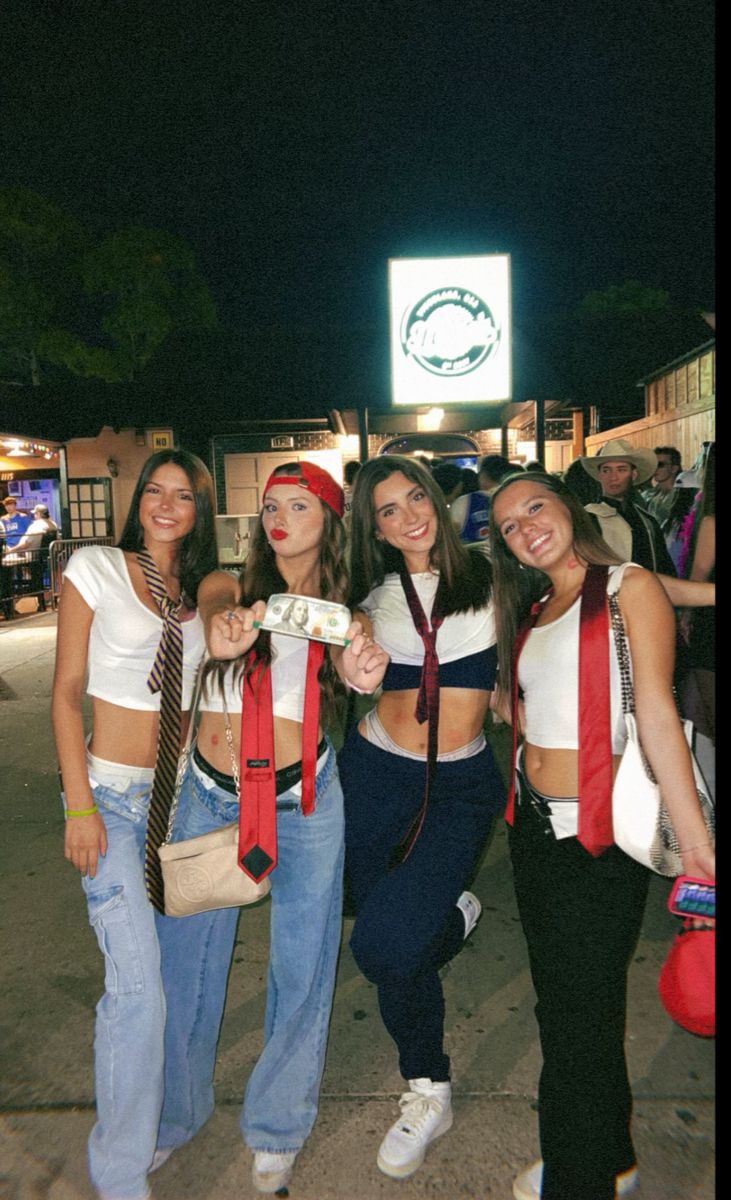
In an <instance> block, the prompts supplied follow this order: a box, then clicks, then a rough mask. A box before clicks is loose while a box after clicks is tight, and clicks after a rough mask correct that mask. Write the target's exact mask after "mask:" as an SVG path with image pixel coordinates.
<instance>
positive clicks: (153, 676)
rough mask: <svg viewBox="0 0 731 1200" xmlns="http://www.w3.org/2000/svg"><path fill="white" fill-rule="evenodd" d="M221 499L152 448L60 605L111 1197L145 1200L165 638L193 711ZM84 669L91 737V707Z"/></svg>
mask: <svg viewBox="0 0 731 1200" xmlns="http://www.w3.org/2000/svg"><path fill="white" fill-rule="evenodd" d="M214 505H215V500H214V492H213V482H212V480H211V477H210V475H209V473H208V471H207V469H206V467H205V466H204V464H203V463H202V462H201V461H200V459H198V458H196V457H195V456H194V455H192V454H188V453H187V452H186V451H184V450H161V451H159V452H158V453H157V454H153V455H152V457H151V458H148V460H147V462H146V463H145V465H144V467H143V468H142V472H141V474H140V476H139V479H138V480H137V484H136V486H135V490H134V493H133V496H132V503H131V505H130V510H129V514H128V517H127V520H126V523H125V526H124V529H123V530H122V536H121V538H120V540H119V543H118V545H117V546H100V545H97V546H86V547H83V548H81V549H79V550H76V551H75V552H74V553H73V554H72V555H71V558H70V559H69V562H68V566H67V567H66V571H65V574H64V581H63V587H62V590H61V599H60V602H59V610H58V639H57V649H56V670H55V674H54V680H53V699H52V706H51V715H52V719H53V732H54V736H55V740H56V751H57V754H58V762H59V767H60V772H61V780H62V787H63V803H64V814H65V818H66V829H65V837H64V854H65V856H66V858H67V859H68V860H69V862H70V863H71V864H72V865H73V866H74V867H75V868H76V870H77V871H78V872H79V874H80V876H81V885H82V887H83V889H84V892H85V894H86V900H87V906H88V911H89V922H90V924H91V927H92V929H93V930H94V932H95V934H96V936H97V940H98V942H99V949H100V950H101V952H102V954H103V956H104V963H105V992H104V995H103V996H102V998H101V1000H100V1001H99V1003H98V1005H97V1010H96V1031H95V1037H94V1077H95V1091H96V1123H95V1125H94V1128H93V1129H92V1131H91V1136H90V1137H89V1147H88V1152H89V1171H90V1175H91V1180H92V1183H93V1184H94V1187H95V1188H96V1191H97V1193H98V1195H99V1197H100V1198H101V1200H147V1197H148V1196H149V1186H148V1182H147V1175H148V1172H149V1170H150V1169H151V1167H152V1162H153V1155H154V1152H155V1144H156V1140H157V1130H158V1125H159V1122H160V1111H161V1106H162V1098H163V1045H164V1036H165V998H164V995H163V988H162V980H161V978H160V950H159V946H158V940H157V934H156V931H155V913H154V910H153V906H152V904H151V903H150V900H149V899H148V896H147V892H146V888H145V879H144V871H143V859H144V846H145V832H146V826H147V819H148V811H149V807H150V796H151V792H152V786H153V776H154V768H155V762H156V758H157V748H158V736H159V733H160V728H159V727H160V698H161V692H160V690H155V684H156V681H157V680H158V679H159V675H160V671H161V669H162V668H161V663H160V655H161V654H166V653H169V652H170V645H171V642H170V641H169V640H168V639H169V638H171V637H172V638H173V642H172V644H173V645H175V644H176V643H177V641H178V639H179V638H182V677H183V682H182V706H183V709H184V710H187V709H188V708H189V707H190V703H191V697H192V691H193V682H194V679H195V675H196V671H197V668H198V664H199V662H200V660H201V658H202V655H203V651H204V637H203V623H202V621H201V619H200V617H199V616H198V613H197V611H196V601H197V594H198V586H199V584H200V581H201V579H202V578H203V577H204V576H205V575H207V574H209V572H210V571H211V570H212V569H213V568H214V566H215V564H216V552H215V545H216V541H215V531H214V522H213V510H214ZM151 589H154V591H155V592H158V591H159V595H160V599H159V600H158V599H156V598H155V595H154V594H153V590H151ZM166 646H167V651H166V649H165V647H166ZM87 676H88V683H87V689H86V690H87V692H88V694H89V695H90V696H91V701H92V731H91V734H90V737H89V738H86V737H85V734H84V716H83V710H82V694H83V691H84V681H85V678H87ZM184 724H185V722H183V725H184ZM182 732H183V731H181V733H182Z"/></svg>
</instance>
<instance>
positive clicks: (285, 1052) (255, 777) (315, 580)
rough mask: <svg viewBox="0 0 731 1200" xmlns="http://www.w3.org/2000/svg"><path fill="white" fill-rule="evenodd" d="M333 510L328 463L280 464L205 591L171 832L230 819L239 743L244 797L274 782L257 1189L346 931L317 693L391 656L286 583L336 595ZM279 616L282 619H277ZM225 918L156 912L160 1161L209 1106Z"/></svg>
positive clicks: (340, 593) (302, 1117)
mask: <svg viewBox="0 0 731 1200" xmlns="http://www.w3.org/2000/svg"><path fill="white" fill-rule="evenodd" d="M342 512H343V492H342V489H341V488H340V487H339V486H338V484H337V483H336V482H335V480H334V479H332V477H331V476H330V475H329V474H328V473H327V472H326V471H324V470H322V469H321V468H320V467H318V466H315V465H314V464H312V463H307V462H300V463H291V464H287V465H285V466H283V467H278V468H277V469H276V470H275V472H274V473H273V475H272V476H271V477H270V478H269V480H268V481H267V483H266V485H265V488H264V493H263V507H262V511H261V515H260V519H259V522H258V525H257V527H256V529H255V531H254V534H253V538H252V548H251V551H250V554H249V557H248V559H247V562H246V565H245V569H244V572H243V574H242V576H241V578H240V579H239V580H236V579H235V578H234V577H233V576H232V575H230V574H226V573H225V572H221V571H219V572H214V573H213V574H212V575H209V576H208V577H207V579H205V580H204V581H203V583H202V585H201V588H200V591H199V605H200V611H201V614H202V616H203V619H204V623H205V627H206V640H207V643H208V649H209V653H210V655H211V656H212V658H213V659H215V660H218V663H217V664H215V663H214V664H211V666H210V667H209V675H208V679H207V686H206V689H205V691H204V699H203V701H202V706H201V707H202V710H203V711H202V716H201V721H200V726H199V729H198V736H197V741H196V745H195V748H194V751H193V753H192V755H191V764H190V767H189V770H188V773H187V775H186V778H185V781H184V783H183V788H182V792H181V796H180V800H179V803H178V810H177V814H176V820H175V828H174V834H173V836H174V839H175V840H179V839H182V838H187V837H193V836H196V835H198V834H202V833H206V832H208V831H209V830H211V829H214V828H216V827H218V826H221V825H225V824H230V823H231V822H233V821H236V820H238V817H239V789H238V787H237V784H236V779H235V776H236V774H237V767H238V764H239V759H240V755H241V754H242V758H241V763H242V766H243V768H244V769H243V770H242V772H241V784H242V793H241V794H242V804H243V805H245V806H246V813H247V814H248V812H249V811H255V810H256V811H258V812H259V813H261V812H262V808H263V807H264V808H266V805H265V804H264V801H265V799H266V796H267V795H268V796H269V798H270V799H271V821H270V822H267V821H266V820H264V819H262V821H261V822H260V825H259V826H258V827H257V828H256V829H252V830H251V833H252V837H251V846H250V849H249V850H248V851H247V853H246V854H245V855H244V856H243V861H244V863H245V865H246V869H247V870H248V872H249V873H250V874H251V875H252V876H254V877H255V878H261V877H263V876H265V875H267V874H270V876H271V885H272V887H271V938H270V953H269V970H268V977H267V1006H266V1017H265V1027H264V1049H263V1052H262V1054H261V1056H260V1058H259V1060H258V1062H257V1064H256V1066H255V1067H254V1070H253V1071H252V1073H251V1076H250V1078H249V1081H248V1084H247V1088H246V1095H245V1098H244V1106H243V1110H242V1114H241V1131H242V1135H243V1137H244V1140H245V1142H246V1143H247V1145H248V1146H249V1148H250V1149H251V1150H252V1151H253V1152H254V1165H253V1181H254V1186H255V1187H256V1188H257V1189H258V1190H259V1191H260V1192H275V1191H277V1190H278V1189H279V1188H282V1187H285V1186H286V1185H287V1183H288V1182H289V1180H290V1178H291V1176H292V1171H293V1166H294V1161H295V1158H296V1156H297V1153H298V1151H299V1150H300V1149H301V1148H302V1145H303V1144H304V1142H305V1140H306V1138H307V1137H308V1135H309V1133H310V1130H311V1129H312V1126H313V1124H314V1121H315V1118H316V1115H317V1105H318V1096H319V1088H320V1079H321V1076H322V1070H323V1066H324V1059H325V1048H326V1042H327V1032H328V1023H329V1017H330V1009H331V1005H332V995H333V989H334V984H335V968H336V964H337V955H338V950H339V945H340V930H341V911H342V868H343V805H342V792H341V789H340V783H339V779H338V769H337V764H336V760H335V754H334V751H333V749H332V746H331V745H330V742H329V740H328V739H327V738H326V737H323V730H322V725H321V724H320V716H319V708H320V696H322V701H323V715H327V714H328V713H329V712H331V710H332V702H333V699H334V692H335V686H336V683H337V680H338V677H339V679H340V680H341V681H342V682H343V683H345V684H346V685H347V686H351V687H353V688H354V689H355V690H356V691H364V692H370V691H373V690H374V689H375V688H376V687H377V686H378V684H379V683H380V682H381V679H382V678H383V674H384V671H385V668H386V664H387V661H388V659H387V655H386V654H385V653H384V652H383V651H382V650H381V649H380V648H379V647H378V646H376V645H375V644H374V642H373V641H372V639H371V638H370V636H366V635H365V634H364V632H363V630H362V627H361V625H360V624H359V623H357V622H354V623H349V624H348V625H347V626H345V627H342V626H341V629H342V630H343V632H344V634H345V636H344V637H342V636H341V637H340V641H341V642H343V641H346V642H347V645H342V644H341V645H325V644H324V642H323V641H319V640H318V641H314V640H308V633H312V630H309V629H308V628H305V626H306V625H307V620H306V619H305V618H304V616H303V614H304V612H305V604H307V601H304V602H301V603H299V604H292V605H291V604H290V602H288V601H286V594H290V595H296V596H299V597H313V599H312V600H311V601H310V602H309V605H308V616H309V615H312V617H313V618H314V617H315V616H316V615H317V614H318V613H320V614H321V613H322V610H324V609H327V604H326V603H325V602H328V601H335V602H336V603H337V604H342V602H343V601H344V600H345V599H346V594H347V587H348V580H347V575H346V573H345V570H344V567H343V544H344V534H343V527H342V521H341V516H342ZM282 594H284V596H282ZM270 597H274V598H275V601H276V602H274V601H273V607H274V608H275V609H276V610H277V611H279V609H280V605H281V602H282V600H284V601H285V602H286V603H285V607H284V609H283V610H282V613H286V615H287V622H286V624H287V625H289V626H290V628H289V630H288V632H273V633H270V632H268V631H267V630H266V629H264V628H262V623H263V624H264V625H265V626H267V625H269V620H268V618H267V616H266V608H267V605H266V601H267V600H268V599H269V598H270ZM310 610H311V613H310ZM274 627H275V628H277V629H280V628H284V626H283V624H282V623H281V621H280V622H279V623H278V622H277V620H276V618H275V619H274ZM242 709H243V713H242ZM242 715H243V720H242ZM240 733H241V736H242V739H243V743H244V744H243V747H242V746H241V745H240V742H239V735H240ZM272 760H273V767H274V768H275V772H272V771H271V765H272ZM266 764H268V765H269V767H270V770H269V776H271V775H272V774H274V779H271V778H269V783H265V782H262V781H261V778H260V777H261V776H262V775H263V774H265V773H266V771H265V765H266ZM267 788H269V792H267ZM252 789H253V793H252ZM257 793H258V794H257ZM275 797H276V800H275ZM242 811H243V810H242ZM247 819H248V816H247ZM237 920H238V910H237V909H220V910H218V911H216V912H209V913H200V914H197V915H196V916H192V917H186V918H182V919H178V918H169V917H164V918H160V942H161V949H162V960H163V982H164V985H165V993H166V998H167V1003H168V1022H167V1034H166V1048H165V1049H166V1077H165V1102H164V1106H163V1114H162V1121H161V1125H160V1135H159V1140H158V1152H157V1165H162V1163H163V1162H164V1161H165V1160H166V1158H167V1157H168V1156H169V1154H170V1153H171V1152H172V1151H173V1150H174V1149H176V1148H177V1147H178V1146H180V1145H182V1144H183V1143H184V1142H186V1141H188V1140H189V1139H190V1138H191V1137H192V1136H193V1134H194V1133H195V1132H196V1131H197V1130H198V1129H199V1128H200V1126H201V1125H202V1124H203V1123H204V1122H205V1121H206V1120H207V1119H208V1117H209V1116H210V1115H211V1113H212V1111H213V1071H214V1063H215V1050H216V1043H217V1040H218V1032H219V1028H220V1024H221V1018H222V1015H223V1007H224V1000H225V993H226V981H227V977H228V971H229V966H230V963H231V957H232V953H233V946H234V939H235V934H236V925H237Z"/></svg>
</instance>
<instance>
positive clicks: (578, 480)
mask: <svg viewBox="0 0 731 1200" xmlns="http://www.w3.org/2000/svg"><path fill="white" fill-rule="evenodd" d="M563 481H564V483H565V484H566V487H567V488H569V490H570V491H572V492H573V493H574V495H575V496H576V498H577V500H578V501H579V502H580V503H581V504H582V505H584V507H586V505H587V504H597V503H599V502H600V501H601V498H602V486H601V484H600V483H599V480H598V479H594V478H593V476H591V475H590V474H589V472H588V471H585V470H584V464H583V463H582V461H581V459H580V458H575V459H574V461H573V462H572V463H570V464H569V466H568V467H567V468H566V470H565V471H564V473H563Z"/></svg>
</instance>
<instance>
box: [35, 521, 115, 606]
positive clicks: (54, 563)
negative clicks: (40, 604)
mask: <svg viewBox="0 0 731 1200" xmlns="http://www.w3.org/2000/svg"><path fill="white" fill-rule="evenodd" d="M113 545H114V538H113V537H85V538H83V537H82V538H56V541H55V542H51V545H50V546H49V548H48V551H49V553H48V564H49V576H50V587H51V602H52V604H53V607H54V608H57V607H58V598H59V596H60V595H61V584H62V583H63V573H64V571H65V570H66V564H67V563H68V561H69V559H70V557H71V555H72V554H73V552H74V550H78V549H79V547H80V546H113Z"/></svg>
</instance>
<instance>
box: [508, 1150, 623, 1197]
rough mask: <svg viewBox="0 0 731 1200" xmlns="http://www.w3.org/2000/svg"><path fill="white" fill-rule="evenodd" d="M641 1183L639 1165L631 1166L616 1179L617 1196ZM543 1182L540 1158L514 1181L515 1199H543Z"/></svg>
mask: <svg viewBox="0 0 731 1200" xmlns="http://www.w3.org/2000/svg"><path fill="white" fill-rule="evenodd" d="M638 1183H639V1172H638V1170H637V1167H630V1168H629V1170H628V1171H622V1174H621V1175H618V1176H617V1179H616V1193H615V1194H616V1196H617V1197H620V1196H629V1194H630V1192H633V1191H634V1190H635V1188H636V1187H637V1184H638ZM542 1184H543V1160H542V1159H540V1158H539V1159H538V1162H534V1163H533V1165H532V1166H530V1167H528V1168H526V1170H525V1171H522V1172H521V1174H520V1175H519V1176H518V1178H517V1179H516V1180H515V1181H514V1183H513V1195H514V1197H515V1200H541V1186H542Z"/></svg>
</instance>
